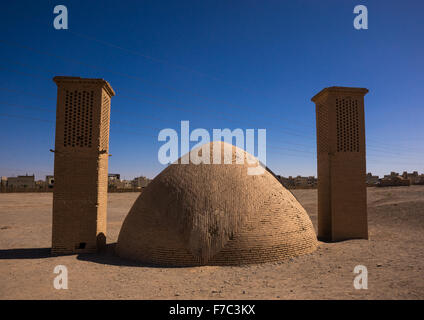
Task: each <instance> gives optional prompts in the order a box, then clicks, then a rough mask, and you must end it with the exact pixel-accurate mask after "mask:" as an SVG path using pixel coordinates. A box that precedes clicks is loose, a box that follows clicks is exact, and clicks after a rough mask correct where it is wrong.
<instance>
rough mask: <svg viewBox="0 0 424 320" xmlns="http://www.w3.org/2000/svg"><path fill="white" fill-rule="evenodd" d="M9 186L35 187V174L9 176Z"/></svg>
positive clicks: (18, 187)
mask: <svg viewBox="0 0 424 320" xmlns="http://www.w3.org/2000/svg"><path fill="white" fill-rule="evenodd" d="M7 186H8V187H9V188H16V189H31V188H32V189H33V188H35V175H32V176H29V175H28V174H27V175H25V176H17V177H9V178H7Z"/></svg>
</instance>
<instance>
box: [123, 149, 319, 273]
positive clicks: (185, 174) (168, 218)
mask: <svg viewBox="0 0 424 320" xmlns="http://www.w3.org/2000/svg"><path fill="white" fill-rule="evenodd" d="M223 146H227V147H226V148H223ZM202 148H203V149H202ZM219 148H221V151H222V152H221V159H222V164H199V165H195V164H193V163H189V164H180V162H181V161H180V160H178V161H177V162H176V163H174V164H172V165H170V166H168V167H167V168H166V169H165V170H163V171H162V172H161V173H160V174H159V175H158V176H157V177H156V178H155V179H154V180H153V181H152V182H150V184H149V185H148V186H147V188H145V189H144V191H143V192H142V194H141V195H140V196H139V198H138V199H137V200H136V202H135V203H134V205H133V207H132V209H131V210H130V212H129V214H128V216H127V217H126V219H125V221H124V223H123V226H122V228H121V231H120V234H119V238H118V243H117V246H116V252H117V254H118V255H119V256H121V257H124V258H128V259H132V260H138V261H142V262H144V263H149V264H156V265H167V266H196V265H206V264H208V265H239V264H249V263H262V262H270V261H279V260H283V259H286V258H290V257H293V256H297V255H300V254H306V253H310V252H313V251H314V250H315V249H316V248H317V245H318V242H317V239H316V235H315V232H314V229H313V226H312V223H311V221H310V219H309V216H308V215H307V213H306V211H305V210H304V209H303V207H302V206H301V205H300V204H299V203H298V201H297V200H296V199H295V198H294V197H293V195H292V194H291V193H290V192H289V191H288V190H286V189H285V188H284V187H283V186H282V184H281V183H280V182H279V181H278V180H277V179H276V178H275V177H274V176H273V174H271V173H270V172H268V171H265V173H264V174H262V175H248V174H247V168H248V166H249V164H247V163H246V162H245V164H237V163H236V154H237V152H239V154H241V155H242V159H243V158H246V156H247V153H246V152H245V151H244V150H241V149H238V148H236V147H235V146H231V145H229V144H225V143H223V142H212V143H210V144H207V145H204V146H203V147H200V148H199V149H195V150H192V151H191V154H192V153H195V152H202V153H203V152H206V151H207V150H209V152H210V154H211V158H212V154H213V153H214V152H217V150H218V149H219ZM227 148H228V149H227ZM200 150H201V151H200ZM225 154H227V155H228V154H230V158H229V159H230V163H229V164H224V163H223V159H224V157H225ZM251 166H256V165H251Z"/></svg>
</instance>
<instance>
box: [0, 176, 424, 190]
mask: <svg viewBox="0 0 424 320" xmlns="http://www.w3.org/2000/svg"><path fill="white" fill-rule="evenodd" d="M276 178H277V179H278V180H279V181H280V182H281V183H282V184H283V185H284V187H286V188H287V189H313V188H316V187H317V185H318V179H317V178H316V177H314V176H309V177H302V176H297V177H292V176H289V177H287V178H286V177H283V176H280V175H277V176H276ZM108 180H109V182H108V191H109V192H131V191H141V190H142V189H143V188H145V187H146V186H147V185H148V184H149V182H150V181H151V179H148V178H146V177H144V176H140V177H136V178H134V179H132V180H125V179H123V180H121V175H120V174H117V173H110V174H109V175H108ZM366 184H367V186H368V187H393V186H410V185H424V174H423V173H422V174H418V171H414V172H412V173H408V172H406V171H404V172H403V173H402V174H399V173H397V172H390V174H387V175H385V176H384V177H383V178H380V177H379V176H375V175H372V173H368V174H367V175H366ZM53 188H54V177H53V175H47V176H46V177H45V179H44V180H35V175H34V174H33V175H28V174H26V175H23V176H17V177H1V184H0V192H49V191H53Z"/></svg>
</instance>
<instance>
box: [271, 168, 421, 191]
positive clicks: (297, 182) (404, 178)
mask: <svg viewBox="0 0 424 320" xmlns="http://www.w3.org/2000/svg"><path fill="white" fill-rule="evenodd" d="M276 177H277V179H278V180H280V182H281V183H282V184H283V185H284V186H285V187H286V188H287V189H313V188H316V187H317V185H318V179H317V178H315V177H314V176H309V177H302V176H297V177H292V176H289V177H288V178H286V177H282V176H280V175H277V176H276ZM366 184H367V186H368V187H395V186H409V185H416V184H421V185H424V174H418V171H414V172H412V173H408V172H406V171H404V172H403V173H402V174H401V175H400V174H399V173H397V172H393V171H392V172H390V174H387V175H384V177H383V178H380V177H379V176H374V175H373V174H372V173H371V172H369V173H367V175H366Z"/></svg>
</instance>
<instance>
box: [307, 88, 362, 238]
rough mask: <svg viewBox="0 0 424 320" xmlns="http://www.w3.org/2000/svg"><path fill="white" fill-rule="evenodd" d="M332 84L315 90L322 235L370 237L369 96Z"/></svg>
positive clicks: (353, 89)
mask: <svg viewBox="0 0 424 320" xmlns="http://www.w3.org/2000/svg"><path fill="white" fill-rule="evenodd" d="M367 92H368V89H365V88H349V87H329V88H325V89H323V90H321V91H320V92H319V93H318V94H316V95H315V96H314V97H313V98H312V101H313V102H315V105H316V126H317V160H318V238H321V239H324V240H329V241H339V240H346V239H355V238H359V239H368V223H367V191H366V184H365V180H366V178H365V177H366V161H365V120H364V119H365V117H364V96H365V95H366V94H367Z"/></svg>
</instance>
